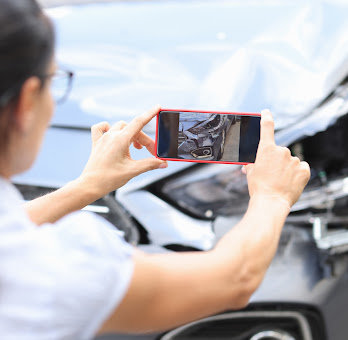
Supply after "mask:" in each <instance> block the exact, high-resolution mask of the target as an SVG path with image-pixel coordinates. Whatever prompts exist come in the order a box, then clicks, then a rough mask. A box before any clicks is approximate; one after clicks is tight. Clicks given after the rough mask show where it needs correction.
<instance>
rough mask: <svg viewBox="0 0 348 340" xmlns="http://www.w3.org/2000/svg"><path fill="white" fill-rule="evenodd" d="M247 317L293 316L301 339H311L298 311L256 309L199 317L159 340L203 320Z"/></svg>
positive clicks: (176, 333) (304, 319)
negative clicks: (298, 327) (297, 324)
mask: <svg viewBox="0 0 348 340" xmlns="http://www.w3.org/2000/svg"><path fill="white" fill-rule="evenodd" d="M248 317H258V318H269V317H277V318H279V317H281V318H293V319H295V320H296V321H297V322H298V323H299V325H300V329H301V332H302V336H303V340H313V338H312V335H311V330H310V327H309V324H308V321H307V320H306V318H305V317H304V316H303V315H302V314H301V313H299V312H287V311H284V312H268V311H257V312H237V313H233V312H232V313H226V314H220V315H215V316H211V317H208V318H205V319H201V320H198V321H194V322H191V323H189V324H187V325H184V326H181V327H178V328H176V329H174V330H172V331H170V332H168V333H167V334H165V335H163V336H162V337H161V338H160V340H172V339H173V337H174V336H177V335H178V334H180V333H181V332H183V331H185V330H186V329H188V328H190V327H192V326H196V325H199V324H203V323H205V322H209V321H216V320H228V319H237V318H248Z"/></svg>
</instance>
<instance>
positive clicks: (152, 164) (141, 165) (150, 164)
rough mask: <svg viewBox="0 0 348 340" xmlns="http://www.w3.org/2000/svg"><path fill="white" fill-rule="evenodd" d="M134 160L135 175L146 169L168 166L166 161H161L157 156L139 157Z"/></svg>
mask: <svg viewBox="0 0 348 340" xmlns="http://www.w3.org/2000/svg"><path fill="white" fill-rule="evenodd" d="M134 162H135V163H136V175H140V174H142V173H144V172H146V171H150V170H155V169H164V168H167V167H168V163H167V162H166V161H162V160H160V159H158V158H153V157H151V158H145V159H141V160H138V161H134Z"/></svg>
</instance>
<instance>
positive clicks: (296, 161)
mask: <svg viewBox="0 0 348 340" xmlns="http://www.w3.org/2000/svg"><path fill="white" fill-rule="evenodd" d="M291 159H292V160H293V161H294V163H295V164H300V163H301V160H300V159H299V158H298V157H296V156H292V157H291Z"/></svg>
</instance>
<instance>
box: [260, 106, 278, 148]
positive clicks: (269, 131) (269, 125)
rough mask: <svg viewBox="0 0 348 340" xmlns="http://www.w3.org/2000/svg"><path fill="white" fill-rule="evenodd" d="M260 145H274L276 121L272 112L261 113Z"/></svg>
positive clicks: (263, 111)
mask: <svg viewBox="0 0 348 340" xmlns="http://www.w3.org/2000/svg"><path fill="white" fill-rule="evenodd" d="M260 144H275V143H274V121H273V117H272V113H271V111H270V110H268V109H266V110H262V111H261V132H260Z"/></svg>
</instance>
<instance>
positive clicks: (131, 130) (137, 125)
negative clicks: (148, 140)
mask: <svg viewBox="0 0 348 340" xmlns="http://www.w3.org/2000/svg"><path fill="white" fill-rule="evenodd" d="M160 110H161V107H160V106H156V107H154V108H153V109H151V110H150V111H148V112H146V113H144V114H142V115H141V116H138V117H135V118H134V119H133V120H132V121H131V122H130V123H129V124H128V126H127V127H126V128H125V131H126V133H127V134H128V136H129V137H130V138H133V137H134V136H135V135H136V134H137V133H139V132H140V131H141V130H142V128H143V127H144V126H145V125H146V124H147V123H149V122H150V121H151V119H152V118H153V117H155V116H156V115H157V114H158V113H159V112H160Z"/></svg>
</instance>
